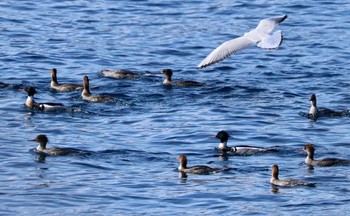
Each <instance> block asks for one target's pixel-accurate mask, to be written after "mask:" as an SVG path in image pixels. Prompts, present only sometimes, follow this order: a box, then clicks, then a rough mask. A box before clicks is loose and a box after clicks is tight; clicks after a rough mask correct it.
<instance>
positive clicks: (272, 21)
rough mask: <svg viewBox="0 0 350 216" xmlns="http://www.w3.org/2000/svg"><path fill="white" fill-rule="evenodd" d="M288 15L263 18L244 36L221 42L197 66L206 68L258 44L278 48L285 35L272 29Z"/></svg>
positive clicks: (264, 47) (263, 47) (266, 47)
mask: <svg viewBox="0 0 350 216" xmlns="http://www.w3.org/2000/svg"><path fill="white" fill-rule="evenodd" d="M287 17H288V16H287V15H285V16H281V17H272V18H267V19H263V20H261V21H260V22H259V25H258V26H257V27H256V28H255V29H253V30H251V31H249V32H247V33H245V34H244V35H243V36H241V37H238V38H235V39H232V40H229V41H226V42H224V43H223V44H221V45H220V46H219V47H217V48H216V49H215V50H213V51H212V52H211V53H210V54H209V55H208V56H207V57H206V58H205V59H204V60H203V61H202V62H201V63H200V64H199V65H198V66H197V67H198V68H205V67H208V66H209V65H212V64H215V63H217V62H219V61H222V60H224V59H225V58H227V57H228V56H230V55H231V54H233V53H236V52H238V51H240V50H243V49H245V48H248V47H250V46H253V45H255V44H256V45H257V46H258V47H260V48H262V49H277V48H278V47H279V46H280V45H281V44H282V41H283V35H282V32H281V31H280V30H278V31H275V32H274V33H273V34H271V33H272V31H273V30H274V29H275V27H276V26H277V25H278V24H280V23H282V22H283V21H284V20H285V19H287Z"/></svg>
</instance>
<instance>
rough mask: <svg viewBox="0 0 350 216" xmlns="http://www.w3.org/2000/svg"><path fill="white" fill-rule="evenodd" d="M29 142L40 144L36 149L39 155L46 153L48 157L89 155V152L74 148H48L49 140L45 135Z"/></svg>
mask: <svg viewBox="0 0 350 216" xmlns="http://www.w3.org/2000/svg"><path fill="white" fill-rule="evenodd" d="M28 141H32V142H38V143H39V145H38V147H37V148H36V152H37V153H44V154H47V155H60V156H65V155H84V154H88V153H87V152H84V151H81V150H78V149H73V148H46V145H47V143H48V142H49V139H48V138H47V136H46V135H45V134H39V135H37V136H36V137H35V138H34V139H32V140H28Z"/></svg>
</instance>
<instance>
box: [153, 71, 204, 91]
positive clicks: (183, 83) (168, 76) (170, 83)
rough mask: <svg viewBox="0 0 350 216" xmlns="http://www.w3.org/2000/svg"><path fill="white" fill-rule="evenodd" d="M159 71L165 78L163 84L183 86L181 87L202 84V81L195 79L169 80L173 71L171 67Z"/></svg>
mask: <svg viewBox="0 0 350 216" xmlns="http://www.w3.org/2000/svg"><path fill="white" fill-rule="evenodd" d="M160 73H162V74H164V75H165V80H164V81H163V84H164V85H170V86H183V87H186V86H187V87H190V86H193V87H196V86H197V87H199V86H204V85H205V84H204V83H201V82H196V81H177V82H173V81H172V80H171V78H172V75H173V71H172V70H171V69H163V70H162V71H161V72H160Z"/></svg>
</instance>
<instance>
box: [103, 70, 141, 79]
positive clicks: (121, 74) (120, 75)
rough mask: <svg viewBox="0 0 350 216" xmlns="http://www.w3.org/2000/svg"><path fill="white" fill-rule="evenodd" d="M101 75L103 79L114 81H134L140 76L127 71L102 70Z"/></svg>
mask: <svg viewBox="0 0 350 216" xmlns="http://www.w3.org/2000/svg"><path fill="white" fill-rule="evenodd" d="M101 74H102V75H103V76H105V77H111V78H115V79H135V78H139V77H141V75H140V74H137V73H134V72H132V71H129V70H114V71H112V70H102V71H101Z"/></svg>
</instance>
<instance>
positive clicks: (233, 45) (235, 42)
mask: <svg viewBox="0 0 350 216" xmlns="http://www.w3.org/2000/svg"><path fill="white" fill-rule="evenodd" d="M255 43H256V42H254V41H252V40H250V39H248V38H247V37H245V36H242V37H238V38H235V39H232V40H229V41H226V42H224V43H223V44H221V45H220V46H219V47H217V48H216V49H215V50H213V51H212V52H211V53H210V54H209V55H208V56H207V57H206V58H205V59H204V60H203V61H202V62H201V63H200V64H199V65H198V66H197V67H198V68H205V67H208V66H209V65H212V64H215V63H217V62H219V61H222V60H224V59H225V58H227V57H228V56H230V55H231V54H233V53H235V52H238V51H240V50H242V49H245V48H248V47H250V46H252V45H254V44H255Z"/></svg>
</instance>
